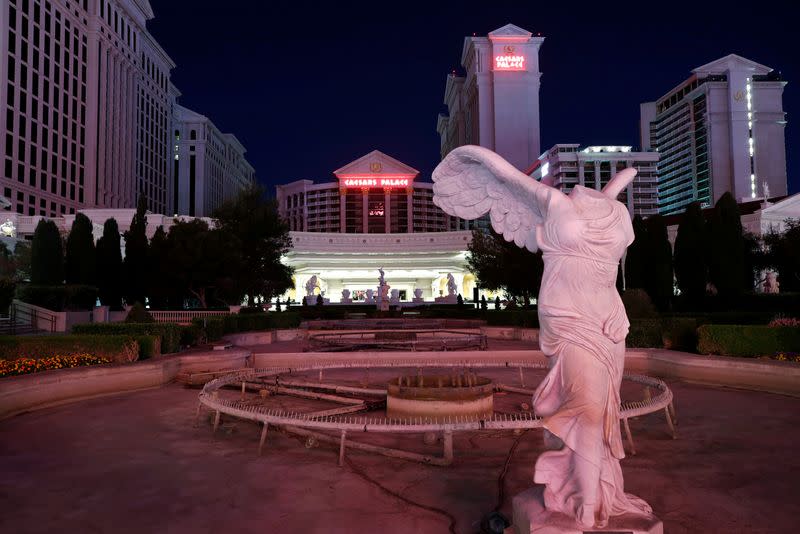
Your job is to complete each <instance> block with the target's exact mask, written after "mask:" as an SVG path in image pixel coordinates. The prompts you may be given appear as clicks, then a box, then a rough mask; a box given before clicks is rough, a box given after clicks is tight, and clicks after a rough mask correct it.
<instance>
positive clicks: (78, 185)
mask: <svg viewBox="0 0 800 534" xmlns="http://www.w3.org/2000/svg"><path fill="white" fill-rule="evenodd" d="M153 16H154V14H153V10H152V8H151V6H150V3H149V2H148V0H47V1H42V0H2V1H0V34H1V35H0V88H2V95H3V96H2V101H0V139H2V141H0V142H2V143H3V147H4V151H3V157H2V159H3V162H2V174H0V182H1V184H0V185H1V186H2V187H0V195H2V196H3V197H5V198H7V199H8V200H10V202H11V204H12V207H11V209H12V210H13V211H15V212H17V213H19V214H25V215H28V216H33V215H38V216H48V217H56V216H59V215H63V214H68V213H75V212H76V211H77V210H80V209H84V208H95V207H103V208H133V207H135V206H136V202H137V199H138V197H139V195H144V196H145V197H146V198H147V203H148V208H149V209H150V210H151V211H154V212H162V213H168V212H171V211H172V208H173V207H174V204H175V202H174V197H175V192H174V190H173V187H174V185H175V183H174V180H173V175H172V171H173V166H172V165H170V161H171V158H172V151H173V149H172V143H171V137H170V136H171V133H172V130H173V128H172V117H173V106H174V105H175V102H176V99H177V98H178V96H179V95H180V93H179V92H178V90H177V89H176V88H175V87H174V86H173V85H172V84H171V83H170V72H171V70H172V69H173V68H174V67H175V64H174V62H173V61H172V60H171V59H170V58H169V56H168V55H167V54H166V52H164V50H163V49H162V48H161V47H160V46H159V45H158V43H157V42H156V41H155V39H154V38H153V37H152V35H150V33H149V32H148V31H147V26H146V25H147V21H148V20H150V19H152V18H153ZM229 144H235V143H229ZM239 152H240V153H242V152H243V151H239ZM223 157H224V158H231V160H232V161H236V163H234V165H236V166H241V167H242V169H241V171H240V174H241V173H245V174H246V172H247V171H246V167H247V166H246V165H244V164H243V163H242V162H240V161H238V158H237V156H236V155H235V154H229V155H227V154H226V155H224V156H223ZM251 174H252V173H251ZM212 196H213V195H212Z"/></svg>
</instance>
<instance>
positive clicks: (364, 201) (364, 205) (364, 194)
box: [361, 188, 369, 234]
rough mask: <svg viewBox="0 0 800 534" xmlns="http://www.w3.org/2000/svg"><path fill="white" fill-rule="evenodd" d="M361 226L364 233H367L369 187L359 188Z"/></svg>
mask: <svg viewBox="0 0 800 534" xmlns="http://www.w3.org/2000/svg"><path fill="white" fill-rule="evenodd" d="M361 226H362V227H363V230H362V231H363V232H364V233H365V234H368V233H369V189H367V188H364V189H362V190H361Z"/></svg>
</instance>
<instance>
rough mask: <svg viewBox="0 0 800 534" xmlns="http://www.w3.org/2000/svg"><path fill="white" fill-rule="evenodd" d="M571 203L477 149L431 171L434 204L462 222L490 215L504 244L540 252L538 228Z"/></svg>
mask: <svg viewBox="0 0 800 534" xmlns="http://www.w3.org/2000/svg"><path fill="white" fill-rule="evenodd" d="M567 202H568V199H567V197H566V196H565V195H564V194H563V193H561V192H560V191H559V190H557V189H555V188H553V187H550V186H548V185H545V184H542V183H540V182H537V181H536V180H535V179H533V178H531V177H530V176H528V175H526V174H524V173H522V172H520V171H518V170H517V169H516V168H515V167H514V166H513V165H511V164H510V163H509V162H507V161H506V160H505V159H503V158H502V157H501V156H499V155H497V154H495V153H494V152H492V151H491V150H488V149H486V148H483V147H479V146H471V145H467V146H462V147H459V148H456V149H454V150H453V151H452V152H450V153H449V154H448V155H447V156H446V157H445V158H444V160H442V162H441V163H440V164H439V165H438V166H437V167H436V169H435V170H434V171H433V203H434V204H436V205H437V206H439V207H440V208H442V209H443V210H444V211H445V212H446V213H448V214H450V215H454V216H456V217H461V218H462V219H477V218H478V217H480V216H481V215H484V214H485V213H487V212H488V213H489V217H490V219H491V221H492V228H494V230H495V231H496V232H497V233H499V234H503V237H504V238H505V239H506V241H514V243H516V244H517V246H519V247H525V248H527V249H528V250H530V251H532V252H536V250H537V249H538V245H537V243H536V226H538V225H540V224H542V223H543V222H544V220H545V219H546V218H547V214H548V212H550V211H551V210H552V209H554V208H556V207H558V206H564V205H566V203H567Z"/></svg>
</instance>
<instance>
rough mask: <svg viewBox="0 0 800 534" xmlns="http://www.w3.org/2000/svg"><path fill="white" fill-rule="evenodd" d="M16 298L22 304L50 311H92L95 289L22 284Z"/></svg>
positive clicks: (18, 288) (77, 286)
mask: <svg viewBox="0 0 800 534" xmlns="http://www.w3.org/2000/svg"><path fill="white" fill-rule="evenodd" d="M17 298H18V299H19V300H21V301H22V302H27V303H28V304H33V305H34V306H41V307H42V308H47V309H48V310H52V311H58V312H60V311H65V310H76V311H85V310H92V309H94V306H95V304H96V303H97V288H96V287H94V286H82V285H61V286H39V285H32V284H24V285H20V286H18V287H17Z"/></svg>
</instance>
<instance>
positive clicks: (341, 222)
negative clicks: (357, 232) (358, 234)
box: [339, 188, 347, 233]
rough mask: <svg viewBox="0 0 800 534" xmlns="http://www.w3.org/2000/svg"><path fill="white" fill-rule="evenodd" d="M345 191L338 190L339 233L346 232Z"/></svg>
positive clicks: (342, 189)
mask: <svg viewBox="0 0 800 534" xmlns="http://www.w3.org/2000/svg"><path fill="white" fill-rule="evenodd" d="M346 214H347V189H344V188H341V189H339V231H340V232H341V233H345V232H346V231H347V222H346V220H347V215H346Z"/></svg>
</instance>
